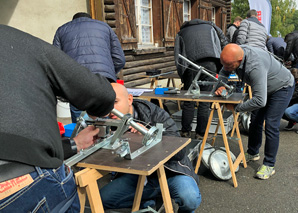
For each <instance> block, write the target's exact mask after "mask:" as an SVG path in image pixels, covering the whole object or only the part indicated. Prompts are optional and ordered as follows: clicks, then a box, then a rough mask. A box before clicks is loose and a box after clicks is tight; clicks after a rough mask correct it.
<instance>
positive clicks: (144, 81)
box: [124, 78, 150, 88]
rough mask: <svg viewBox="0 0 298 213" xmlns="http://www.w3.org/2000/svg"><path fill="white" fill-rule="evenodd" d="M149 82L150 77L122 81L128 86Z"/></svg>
mask: <svg viewBox="0 0 298 213" xmlns="http://www.w3.org/2000/svg"><path fill="white" fill-rule="evenodd" d="M148 83H150V79H149V78H143V79H139V80H135V81H131V82H125V81H124V85H125V86H126V87H127V88H129V87H136V86H140V85H144V84H148Z"/></svg>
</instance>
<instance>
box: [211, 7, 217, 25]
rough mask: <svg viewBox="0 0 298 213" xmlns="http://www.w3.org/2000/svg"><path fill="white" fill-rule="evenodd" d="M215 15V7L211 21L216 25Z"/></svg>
mask: <svg viewBox="0 0 298 213" xmlns="http://www.w3.org/2000/svg"><path fill="white" fill-rule="evenodd" d="M215 14H216V10H215V7H212V14H211V21H212V22H213V23H215Z"/></svg>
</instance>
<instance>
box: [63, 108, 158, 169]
mask: <svg viewBox="0 0 298 213" xmlns="http://www.w3.org/2000/svg"><path fill="white" fill-rule="evenodd" d="M112 113H113V114H114V115H116V116H117V117H119V118H121V120H115V119H104V118H97V119H96V120H93V119H91V118H89V116H88V115H87V113H86V112H82V114H81V116H80V117H79V119H78V122H77V125H76V127H75V129H74V131H73V133H72V135H71V138H73V137H75V136H76V135H77V134H78V133H79V132H80V131H81V130H82V129H84V128H86V127H87V126H88V125H94V126H96V127H103V126H104V127H105V128H102V129H103V130H104V131H105V132H104V134H102V133H101V138H100V139H98V143H96V144H95V145H94V146H92V147H89V148H88V149H85V150H81V151H80V152H79V153H77V154H76V155H74V156H72V157H71V158H69V159H67V160H65V164H66V165H67V166H73V165H75V164H76V163H78V162H79V161H81V160H83V159H84V158H86V157H88V156H89V155H91V154H92V153H94V152H95V151H97V150H98V149H100V148H104V149H110V150H115V152H116V154H117V155H119V156H120V157H124V158H126V159H134V158H136V157H137V156H139V155H140V154H142V153H144V152H145V151H147V150H149V149H150V148H151V147H153V146H155V145H156V144H157V143H159V142H160V141H161V140H162V132H163V124H157V125H156V127H155V126H153V127H151V128H150V129H149V130H147V129H145V128H144V127H143V126H141V125H139V124H138V123H136V122H135V121H133V118H132V116H131V115H130V114H125V115H124V114H122V113H121V112H119V111H118V110H116V109H113V110H112ZM129 126H132V127H133V128H135V129H136V130H138V131H139V132H140V133H142V134H143V135H144V137H143V140H142V144H143V146H142V147H141V148H139V149H138V150H136V151H134V152H131V149H130V145H129V142H128V141H127V140H125V139H121V137H122V135H123V134H124V133H125V132H126V131H127V130H128V128H129ZM111 127H117V129H116V131H115V132H113V133H111Z"/></svg>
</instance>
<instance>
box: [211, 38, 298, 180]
mask: <svg viewBox="0 0 298 213" xmlns="http://www.w3.org/2000/svg"><path fill="white" fill-rule="evenodd" d="M220 60H221V63H222V64H223V69H222V70H221V71H220V73H219V75H220V76H219V79H222V78H223V79H224V77H227V76H229V74H230V73H231V72H232V71H234V70H235V71H236V74H237V75H238V76H239V78H240V79H241V80H242V81H243V82H245V83H247V84H249V85H250V86H251V88H252V96H253V97H252V99H249V100H247V101H245V102H244V103H241V104H239V105H237V107H236V108H235V110H236V112H246V111H252V115H251V123H250V127H249V137H248V150H247V153H245V158H246V161H247V162H249V161H255V160H259V159H260V155H259V149H260V147H261V145H262V133H263V124H264V121H266V122H265V135H266V140H265V158H264V160H263V165H262V166H261V167H260V168H259V169H258V171H257V173H256V177H257V178H260V179H268V178H269V177H270V176H272V175H273V174H274V173H275V169H274V164H275V161H276V155H277V150H278V146H279V126H280V120H281V118H282V115H283V113H284V111H285V109H286V108H287V106H288V104H289V102H290V99H291V97H292V95H293V91H294V77H293V75H292V74H291V73H290V71H289V70H288V69H287V68H286V67H284V66H283V65H282V64H281V63H280V62H279V61H277V60H276V59H275V58H274V57H273V56H272V55H270V54H269V53H267V52H266V51H264V50H262V49H261V48H257V47H251V46H246V45H241V46H239V45H237V44H228V45H227V46H226V47H225V48H224V49H223V51H222V53H221V56H220ZM223 89H224V87H220V88H218V90H217V91H216V94H217V95H220V94H221V92H222V90H223ZM227 107H228V109H229V108H230V109H231V107H233V106H232V105H229V106H227Z"/></svg>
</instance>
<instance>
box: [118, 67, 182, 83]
mask: <svg viewBox="0 0 298 213" xmlns="http://www.w3.org/2000/svg"><path fill="white" fill-rule="evenodd" d="M160 70H161V73H167V72H171V71H174V72H176V71H177V69H176V66H171V67H166V68H163V69H160ZM145 74H146V73H145V72H144V73H135V74H130V75H123V77H122V78H121V79H123V80H124V82H128V81H133V80H137V79H141V78H144V77H143V75H145Z"/></svg>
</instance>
